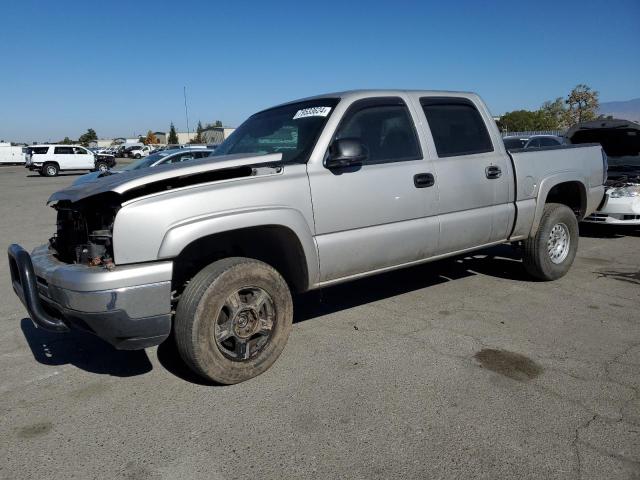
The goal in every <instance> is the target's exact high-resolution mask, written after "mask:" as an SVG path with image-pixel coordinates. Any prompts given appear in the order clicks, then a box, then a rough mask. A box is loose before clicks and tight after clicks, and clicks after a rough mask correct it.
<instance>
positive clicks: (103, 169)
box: [98, 163, 107, 172]
mask: <svg viewBox="0 0 640 480" xmlns="http://www.w3.org/2000/svg"><path fill="white" fill-rule="evenodd" d="M98 170H99V171H101V172H106V171H107V166H106V165H105V164H104V163H101V164H100V165H99V166H98Z"/></svg>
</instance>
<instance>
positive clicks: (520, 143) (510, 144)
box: [502, 138, 527, 150]
mask: <svg viewBox="0 0 640 480" xmlns="http://www.w3.org/2000/svg"><path fill="white" fill-rule="evenodd" d="M502 140H503V141H504V146H505V148H506V149H507V150H512V149H516V148H523V147H524V145H525V143H527V139H526V138H503V139H502Z"/></svg>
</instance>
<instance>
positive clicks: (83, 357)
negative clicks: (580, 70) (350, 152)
mask: <svg viewBox="0 0 640 480" xmlns="http://www.w3.org/2000/svg"><path fill="white" fill-rule="evenodd" d="M74 178H75V176H61V177H58V178H55V179H48V178H41V177H39V176H34V177H28V176H27V173H26V170H25V169H24V168H22V167H2V168H0V209H1V213H0V227H1V228H0V245H1V246H3V248H4V247H6V246H7V245H8V244H9V243H12V242H18V243H20V244H22V245H23V246H24V247H26V248H28V249H31V248H33V247H35V246H37V245H38V244H40V243H44V241H46V239H47V238H49V236H50V235H51V233H52V232H53V230H54V223H55V216H54V211H53V210H52V209H50V208H47V207H46V206H45V201H46V199H47V197H48V196H49V194H50V193H52V192H53V191H55V190H57V189H58V188H61V187H62V186H64V185H66V184H68V183H70V182H71V181H72V180H73V179H74ZM581 230H582V232H581V238H580V247H579V250H578V257H577V259H576V262H575V264H574V266H573V268H572V270H571V271H570V272H569V274H568V275H567V276H566V277H565V278H563V279H560V280H558V281H556V282H551V283H542V282H533V281H531V280H529V278H528V277H527V276H526V275H525V274H524V272H523V269H522V267H521V264H520V262H519V260H518V259H517V252H514V251H513V250H512V249H511V248H509V247H498V248H493V249H490V250H486V251H481V252H477V253H474V254H472V255H468V256H463V257H457V258H453V259H448V260H444V261H440V262H436V263H433V264H428V265H425V266H421V267H416V268H411V269H407V270H402V271H397V272H393V273H389V274H384V275H380V276H377V277H372V278H369V279H364V280H361V281H358V282H354V283H351V284H345V285H341V286H336V287H332V288H329V289H326V290H323V291H322V292H314V293H309V294H306V295H304V296H301V297H298V298H296V316H295V321H296V323H295V324H294V328H293V332H292V334H291V337H290V339H289V343H288V345H287V347H286V348H285V351H284V353H283V355H282V356H281V357H280V359H279V360H278V361H277V362H276V364H275V365H274V366H273V367H272V368H271V369H270V370H269V371H268V372H267V373H265V374H264V375H262V376H260V377H258V378H255V379H253V380H251V381H249V382H246V383H242V384H239V385H235V386H230V387H214V386H209V385H205V384H202V382H200V381H199V380H198V379H197V378H196V377H194V376H193V375H191V374H190V373H189V372H188V371H187V370H186V367H184V366H183V365H182V363H181V362H180V360H179V359H178V357H177V355H176V352H175V349H174V348H172V346H171V345H170V344H163V345H161V346H160V347H157V348H151V349H147V350H146V351H140V352H119V351H115V350H113V349H111V348H110V347H108V346H107V345H105V344H103V343H102V342H100V341H99V340H96V339H94V338H92V337H90V336H88V335H86V334H81V333H72V334H68V335H56V334H50V333H47V332H43V331H41V330H37V329H35V328H34V327H33V325H32V323H31V322H30V320H28V319H27V318H26V312H25V310H24V308H23V307H22V306H21V304H20V302H19V300H18V299H17V297H16V296H15V295H14V294H13V292H12V291H11V286H10V282H9V278H8V275H9V274H8V268H7V260H6V257H5V256H1V257H0V271H1V273H2V274H1V275H0V293H1V294H2V298H3V300H4V301H3V302H2V303H1V304H0V321H2V324H3V328H2V330H1V332H0V371H2V377H1V378H2V380H1V382H0V415H1V416H0V418H1V421H0V478H7V479H15V478H21V479H28V478H42V477H43V476H46V477H49V478H82V479H88V478H136V479H156V478H166V479H170V478H176V477H179V476H180V477H182V478H185V479H189V478H203V479H204V478H206V479H212V478H216V479H217V478H219V479H233V478H245V477H256V478H261V479H268V478H277V479H280V478H319V479H327V478H341V479H342V478H350V479H371V478H439V479H446V478H451V479H457V478H487V479H489V478H521V479H583V480H587V479H612V480H613V479H640V248H639V247H640V229H636V230H634V229H627V230H618V229H616V230H610V229H605V228H598V229H596V228H582V229H581Z"/></svg>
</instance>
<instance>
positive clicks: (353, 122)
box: [335, 98, 422, 164]
mask: <svg viewBox="0 0 640 480" xmlns="http://www.w3.org/2000/svg"><path fill="white" fill-rule="evenodd" d="M335 138H336V139H338V138H358V139H360V141H361V142H362V143H363V144H364V145H365V147H366V148H367V150H368V152H369V157H368V159H367V161H366V162H365V164H367V163H369V164H372V163H383V162H399V161H403V160H418V159H420V158H422V153H421V151H420V146H419V144H418V136H417V135H416V130H415V127H414V125H413V120H412V119H411V115H410V114H409V110H408V109H407V107H406V105H405V104H404V102H402V100H400V99H395V98H394V99H391V101H390V102H389V103H385V102H384V101H383V99H374V100H373V102H372V101H367V100H365V101H364V102H363V104H362V105H360V106H359V105H358V103H356V104H354V106H352V107H351V110H350V111H348V112H347V114H346V115H345V118H344V119H343V120H342V123H341V124H340V127H338V132H337V134H336V137H335Z"/></svg>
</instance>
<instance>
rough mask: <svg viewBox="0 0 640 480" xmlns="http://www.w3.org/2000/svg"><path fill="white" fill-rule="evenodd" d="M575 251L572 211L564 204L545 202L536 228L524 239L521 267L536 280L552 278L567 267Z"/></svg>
mask: <svg viewBox="0 0 640 480" xmlns="http://www.w3.org/2000/svg"><path fill="white" fill-rule="evenodd" d="M567 243H568V245H567ZM577 251H578V220H577V219H576V216H575V214H574V213H573V211H572V210H571V209H570V208H569V207H567V206H566V205H562V204H559V203H548V204H546V205H545V206H544V211H543V212H542V218H541V219H540V226H539V227H538V231H537V232H536V234H535V236H533V237H529V238H528V239H527V240H525V242H524V259H523V260H524V268H525V269H526V271H527V272H528V273H529V274H530V275H531V276H533V277H535V278H537V279H538V280H545V281H548V280H556V279H558V278H560V277H563V276H564V275H565V274H566V273H567V272H568V271H569V268H571V265H572V264H573V260H574V259H575V257H576V252H577Z"/></svg>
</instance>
